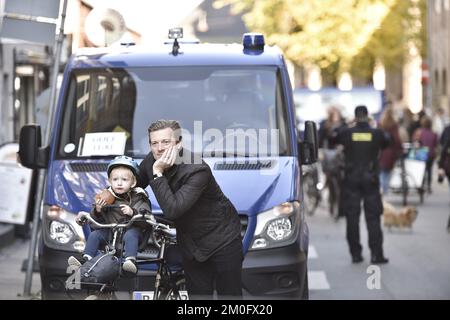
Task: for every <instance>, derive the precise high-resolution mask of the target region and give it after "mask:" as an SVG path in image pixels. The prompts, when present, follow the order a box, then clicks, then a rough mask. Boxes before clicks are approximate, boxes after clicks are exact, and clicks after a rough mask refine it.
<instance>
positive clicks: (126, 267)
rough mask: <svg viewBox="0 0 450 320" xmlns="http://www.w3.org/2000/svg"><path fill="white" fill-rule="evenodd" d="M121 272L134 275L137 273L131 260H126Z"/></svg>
mask: <svg viewBox="0 0 450 320" xmlns="http://www.w3.org/2000/svg"><path fill="white" fill-rule="evenodd" d="M122 270H123V271H126V272H129V273H133V274H136V273H137V267H136V263H135V262H134V260H133V259H127V260H125V262H124V263H123V266H122Z"/></svg>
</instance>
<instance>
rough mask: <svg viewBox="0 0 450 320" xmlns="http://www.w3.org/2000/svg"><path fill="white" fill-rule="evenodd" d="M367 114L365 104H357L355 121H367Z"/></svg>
mask: <svg viewBox="0 0 450 320" xmlns="http://www.w3.org/2000/svg"><path fill="white" fill-rule="evenodd" d="M368 116H369V111H368V110H367V107H366V106H363V105H361V106H357V107H356V108H355V118H356V121H367V117H368Z"/></svg>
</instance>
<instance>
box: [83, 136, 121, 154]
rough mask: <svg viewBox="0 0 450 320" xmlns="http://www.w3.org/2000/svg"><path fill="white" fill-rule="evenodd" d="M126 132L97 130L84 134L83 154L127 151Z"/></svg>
mask: <svg viewBox="0 0 450 320" xmlns="http://www.w3.org/2000/svg"><path fill="white" fill-rule="evenodd" d="M126 140H127V137H126V135H125V132H96V133H86V134H85V135H84V143H83V149H82V152H81V156H83V157H87V156H107V155H121V154H124V152H125V143H126Z"/></svg>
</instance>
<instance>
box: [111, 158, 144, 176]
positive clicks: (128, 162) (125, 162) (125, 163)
mask: <svg viewBox="0 0 450 320" xmlns="http://www.w3.org/2000/svg"><path fill="white" fill-rule="evenodd" d="M119 166H120V167H127V168H128V169H130V170H131V172H133V174H134V176H135V177H137V176H138V175H139V166H138V164H137V163H136V161H134V160H133V158H131V157H127V156H117V157H115V158H114V159H113V160H111V162H110V163H109V164H108V169H107V170H106V171H107V173H108V178H109V175H110V174H111V171H112V169H114V168H115V167H119Z"/></svg>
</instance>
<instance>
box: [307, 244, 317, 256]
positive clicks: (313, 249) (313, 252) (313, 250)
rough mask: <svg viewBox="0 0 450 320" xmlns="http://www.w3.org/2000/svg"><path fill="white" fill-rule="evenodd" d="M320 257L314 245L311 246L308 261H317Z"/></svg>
mask: <svg viewBox="0 0 450 320" xmlns="http://www.w3.org/2000/svg"><path fill="white" fill-rule="evenodd" d="M317 258H318V255H317V251H316V248H314V246H313V245H309V247H308V259H317Z"/></svg>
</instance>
